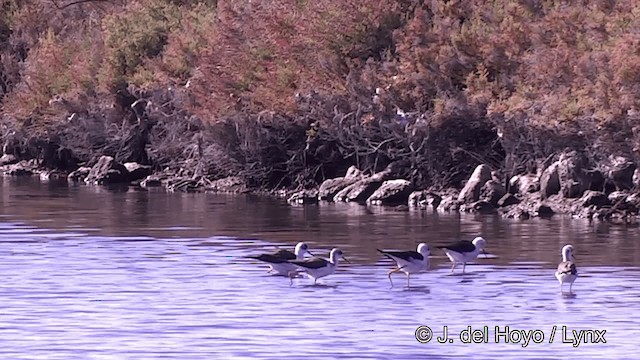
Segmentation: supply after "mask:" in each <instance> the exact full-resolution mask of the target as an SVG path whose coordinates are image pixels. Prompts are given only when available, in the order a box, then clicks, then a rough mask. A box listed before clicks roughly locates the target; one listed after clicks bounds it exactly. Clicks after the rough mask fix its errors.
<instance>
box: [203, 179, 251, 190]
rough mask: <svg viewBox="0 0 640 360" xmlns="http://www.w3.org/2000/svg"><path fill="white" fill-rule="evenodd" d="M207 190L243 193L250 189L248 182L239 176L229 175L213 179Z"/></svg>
mask: <svg viewBox="0 0 640 360" xmlns="http://www.w3.org/2000/svg"><path fill="white" fill-rule="evenodd" d="M206 190H207V191H215V192H229V193H243V192H247V191H248V187H247V183H246V182H245V181H244V179H243V178H241V177H239V176H229V177H226V178H222V179H218V180H214V181H212V182H211V183H210V184H209V186H207V188H206Z"/></svg>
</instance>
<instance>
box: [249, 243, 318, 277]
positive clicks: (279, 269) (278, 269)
mask: <svg viewBox="0 0 640 360" xmlns="http://www.w3.org/2000/svg"><path fill="white" fill-rule="evenodd" d="M305 254H309V255H311V256H313V254H311V253H310V252H309V247H308V246H307V244H305V243H304V242H299V243H298V244H296V248H295V250H294V252H291V251H289V250H285V249H280V250H278V251H276V252H273V253H269V254H260V255H256V256H249V257H250V258H252V259H256V260H260V261H262V262H265V263H267V264H269V271H267V272H268V273H271V272H274V271H275V273H276V275H283V276H288V275H289V272H291V271H294V270H296V266H295V265H293V264H291V263H289V261H290V260H303V259H304V255H305Z"/></svg>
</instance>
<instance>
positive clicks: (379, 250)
mask: <svg viewBox="0 0 640 360" xmlns="http://www.w3.org/2000/svg"><path fill="white" fill-rule="evenodd" d="M376 250H378V252H379V253H380V254H382V255H384V256H386V257H388V258H389V259H391V260H393V258H392V257H391V255H389V253H387V252H386V251H384V250H381V249H376Z"/></svg>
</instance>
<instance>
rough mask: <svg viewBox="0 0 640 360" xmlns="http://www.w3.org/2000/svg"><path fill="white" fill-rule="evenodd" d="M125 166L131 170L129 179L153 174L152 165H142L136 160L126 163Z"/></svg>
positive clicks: (132, 179) (133, 179)
mask: <svg viewBox="0 0 640 360" xmlns="http://www.w3.org/2000/svg"><path fill="white" fill-rule="evenodd" d="M124 167H125V168H126V169H127V171H128V172H129V181H136V180H140V179H144V178H146V177H147V176H149V175H151V166H149V165H140V164H138V163H136V162H128V163H124Z"/></svg>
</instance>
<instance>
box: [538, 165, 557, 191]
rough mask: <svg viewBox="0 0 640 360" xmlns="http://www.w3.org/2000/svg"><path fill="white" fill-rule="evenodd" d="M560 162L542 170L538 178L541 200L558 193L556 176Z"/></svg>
mask: <svg viewBox="0 0 640 360" xmlns="http://www.w3.org/2000/svg"><path fill="white" fill-rule="evenodd" d="M558 167H560V162H558V161H556V162H554V163H553V164H551V165H550V166H549V167H548V168H546V169H544V171H543V172H542V175H541V176H540V193H541V195H542V198H543V199H546V198H548V197H549V196H551V195H553V194H557V193H558V192H560V177H559V175H558Z"/></svg>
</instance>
